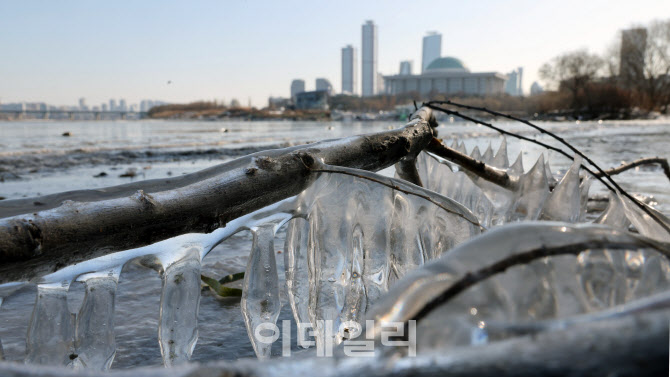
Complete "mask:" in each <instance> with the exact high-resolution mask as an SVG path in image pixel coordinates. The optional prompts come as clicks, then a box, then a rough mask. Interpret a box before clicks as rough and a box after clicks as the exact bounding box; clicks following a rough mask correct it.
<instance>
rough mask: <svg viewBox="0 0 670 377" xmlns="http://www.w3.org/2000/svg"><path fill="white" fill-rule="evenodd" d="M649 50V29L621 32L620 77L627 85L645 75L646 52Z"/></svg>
mask: <svg viewBox="0 0 670 377" xmlns="http://www.w3.org/2000/svg"><path fill="white" fill-rule="evenodd" d="M646 50H647V29H645V28H636V29H628V30H623V31H622V32H621V57H620V59H621V60H620V62H619V77H620V79H621V81H622V83H623V84H624V85H626V86H632V85H633V84H634V83H635V81H637V80H639V79H641V78H642V77H643V76H644V54H645V52H646Z"/></svg>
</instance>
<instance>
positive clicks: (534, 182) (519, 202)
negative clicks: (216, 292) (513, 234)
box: [511, 155, 549, 221]
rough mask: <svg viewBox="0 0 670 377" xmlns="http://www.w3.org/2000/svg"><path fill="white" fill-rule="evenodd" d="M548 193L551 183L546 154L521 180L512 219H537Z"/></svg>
mask: <svg viewBox="0 0 670 377" xmlns="http://www.w3.org/2000/svg"><path fill="white" fill-rule="evenodd" d="M548 195H549V184H548V183H547V174H546V170H545V167H544V155H540V158H539V159H538V160H537V162H536V163H535V165H534V166H533V167H532V168H531V169H530V170H529V171H528V173H526V174H524V175H523V176H522V177H521V180H520V181H519V190H518V192H517V194H516V199H515V203H514V204H513V206H512V209H513V211H512V216H511V219H512V220H513V221H514V220H537V218H538V217H539V215H540V211H542V207H543V205H544V201H545V199H546V198H547V196H548Z"/></svg>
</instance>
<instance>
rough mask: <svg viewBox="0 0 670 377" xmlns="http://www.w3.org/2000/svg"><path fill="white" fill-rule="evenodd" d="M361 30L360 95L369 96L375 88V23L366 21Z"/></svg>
mask: <svg viewBox="0 0 670 377" xmlns="http://www.w3.org/2000/svg"><path fill="white" fill-rule="evenodd" d="M362 31H363V33H362V34H363V38H362V39H363V40H362V42H363V43H362V46H363V52H362V56H361V62H362V64H361V67H362V69H361V75H362V80H361V81H362V83H363V85H362V95H363V97H369V96H374V95H375V92H376V89H377V25H375V23H374V22H372V21H366V22H365V24H363V28H362Z"/></svg>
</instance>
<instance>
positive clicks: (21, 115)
mask: <svg viewBox="0 0 670 377" xmlns="http://www.w3.org/2000/svg"><path fill="white" fill-rule="evenodd" d="M1 114H7V115H9V116H12V115H13V119H25V118H27V117H28V115H32V117H30V118H33V119H50V118H51V117H52V116H57V115H60V116H58V117H57V118H58V119H63V118H67V119H70V120H75V119H78V118H82V117H83V116H86V115H92V116H93V118H94V119H95V120H102V119H103V118H106V119H109V118H113V119H127V118H128V116H131V117H132V118H136V119H144V118H147V117H148V116H149V113H148V112H146V111H101V110H0V115H1Z"/></svg>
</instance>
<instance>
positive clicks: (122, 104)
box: [119, 98, 128, 111]
mask: <svg viewBox="0 0 670 377" xmlns="http://www.w3.org/2000/svg"><path fill="white" fill-rule="evenodd" d="M119 111H128V105H126V100H125V99H123V98H122V99H120V100H119Z"/></svg>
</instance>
